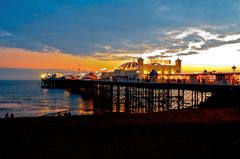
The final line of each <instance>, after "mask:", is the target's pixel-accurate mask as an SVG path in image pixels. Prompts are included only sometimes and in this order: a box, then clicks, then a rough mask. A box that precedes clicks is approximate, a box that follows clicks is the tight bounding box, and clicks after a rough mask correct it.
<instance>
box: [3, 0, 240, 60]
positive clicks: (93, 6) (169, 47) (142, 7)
mask: <svg viewBox="0 0 240 159" xmlns="http://www.w3.org/2000/svg"><path fill="white" fill-rule="evenodd" d="M239 25H240V1H239V0H198V1H194V0H6V1H2V2H1V5H0V47H1V48H20V49H24V50H30V51H38V52H60V53H64V54H73V55H77V56H78V55H87V56H92V57H94V58H97V59H99V60H114V59H118V58H119V59H126V60H127V59H130V58H131V56H137V54H138V55H139V50H140V49H141V50H142V52H144V53H146V57H152V58H153V57H177V56H181V57H183V58H184V57H185V56H186V57H194V56H195V55H198V54H207V51H208V50H209V49H212V48H218V47H222V46H230V47H232V46H231V45H234V48H235V51H238V50H240V47H238V46H239V44H240V26H239ZM156 50H158V53H153V52H154V51H156ZM236 53H237V52H234V56H235V54H236ZM239 53H240V52H239ZM222 56H224V55H222ZM225 56H231V54H230V53H226V54H225ZM186 60H187V58H186Z"/></svg>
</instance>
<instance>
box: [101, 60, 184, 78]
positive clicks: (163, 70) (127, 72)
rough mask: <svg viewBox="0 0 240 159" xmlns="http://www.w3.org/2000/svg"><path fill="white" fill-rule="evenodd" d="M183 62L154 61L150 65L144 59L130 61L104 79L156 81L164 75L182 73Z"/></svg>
mask: <svg viewBox="0 0 240 159" xmlns="http://www.w3.org/2000/svg"><path fill="white" fill-rule="evenodd" d="M181 62H182V61H181V60H180V59H177V60H175V63H172V61H171V60H160V59H154V60H153V59H152V60H150V62H149V63H144V59H143V58H139V59H137V61H130V62H126V63H123V64H121V65H119V66H118V67H117V68H116V69H114V71H113V72H105V73H103V75H102V78H110V79H112V80H116V81H121V80H150V81H156V80H157V79H159V77H160V76H162V75H171V74H175V73H181Z"/></svg>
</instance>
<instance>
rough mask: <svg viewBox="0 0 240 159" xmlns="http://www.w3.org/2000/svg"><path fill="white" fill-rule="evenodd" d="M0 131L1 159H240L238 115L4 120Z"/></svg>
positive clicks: (175, 113) (199, 113)
mask: <svg viewBox="0 0 240 159" xmlns="http://www.w3.org/2000/svg"><path fill="white" fill-rule="evenodd" d="M0 131H1V135H0V141H1V147H2V148H1V149H0V158H8V157H9V158H11V157H15V158H65V159H66V158H109V159H113V158H184V159H188V158H189V159H193V158H204V159H205V158H236V156H239V155H240V148H239V147H240V109H202V110H184V111H182V110H180V111H169V112H159V113H149V114H116V113H110V114H99V115H94V116H71V117H36V118H15V119H14V120H6V119H0ZM237 158H238V157H237Z"/></svg>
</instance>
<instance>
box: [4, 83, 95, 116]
mask: <svg viewBox="0 0 240 159" xmlns="http://www.w3.org/2000/svg"><path fill="white" fill-rule="evenodd" d="M64 110H69V111H71V113H72V114H73V115H81V114H93V100H92V99H86V100H85V99H83V98H82V97H81V96H80V95H79V94H74V93H70V92H68V91H66V90H61V89H42V88H41V82H40V81H24V80H10V81H7V80H0V118H3V117H4V115H5V113H7V112H8V113H14V115H15V116H16V117H31V116H43V115H49V114H54V113H57V112H59V111H64Z"/></svg>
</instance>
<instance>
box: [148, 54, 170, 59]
mask: <svg viewBox="0 0 240 159" xmlns="http://www.w3.org/2000/svg"><path fill="white" fill-rule="evenodd" d="M170 57H172V55H155V56H148V58H149V59H157V58H161V59H164V58H170Z"/></svg>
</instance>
